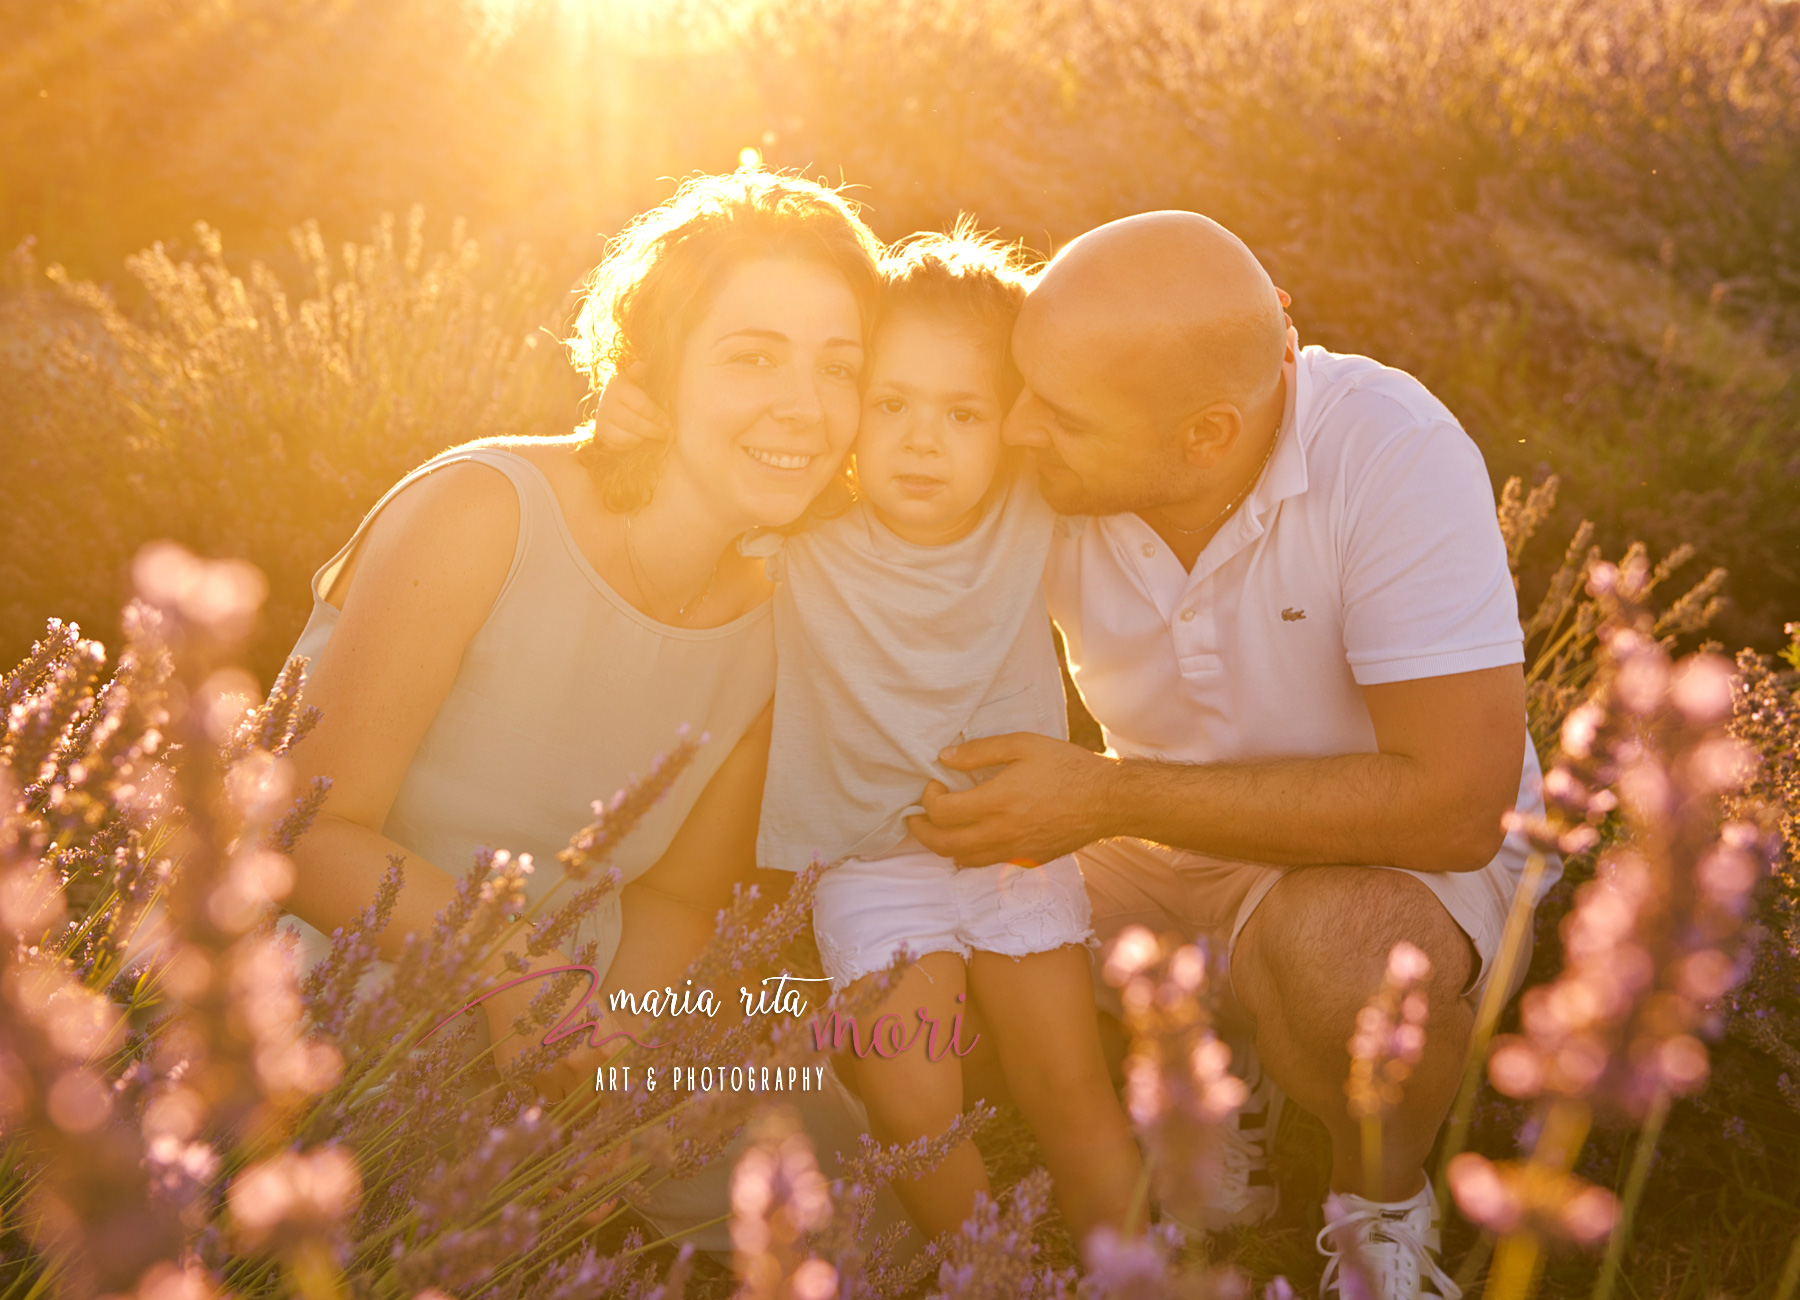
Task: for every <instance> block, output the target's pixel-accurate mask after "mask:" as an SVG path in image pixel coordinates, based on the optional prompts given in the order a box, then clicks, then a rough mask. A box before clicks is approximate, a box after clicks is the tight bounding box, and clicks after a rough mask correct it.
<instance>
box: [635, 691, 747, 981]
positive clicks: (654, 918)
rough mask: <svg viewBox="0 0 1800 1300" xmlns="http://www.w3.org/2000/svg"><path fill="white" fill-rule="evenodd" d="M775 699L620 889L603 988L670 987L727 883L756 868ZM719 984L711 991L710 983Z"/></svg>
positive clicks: (700, 940)
mask: <svg viewBox="0 0 1800 1300" xmlns="http://www.w3.org/2000/svg"><path fill="white" fill-rule="evenodd" d="M774 716H775V714H774V705H772V704H771V705H770V706H768V707H767V708H765V709H764V710H763V711H762V714H761V716H759V717H758V718H757V719H756V721H755V722H753V723H751V724H750V727H749V729H748V730H747V731H745V732H744V734H743V736H742V737H741V738H740V739H739V740H738V742H737V744H736V745H735V746H734V747H733V748H732V751H731V753H730V754H728V755H727V756H726V758H725V761H724V763H722V764H721V765H720V766H719V770H718V771H716V772H714V773H713V776H712V780H710V781H708V782H707V783H706V789H704V790H702V791H701V792H700V797H699V799H697V800H695V802H694V807H693V809H692V811H690V812H689V813H688V815H687V820H686V821H684V822H682V824H681V829H680V830H678V831H676V832H675V838H674V839H672V840H670V841H669V847H668V849H667V850H665V851H664V853H663V855H662V857H660V858H658V859H657V860H656V863H655V865H654V866H652V867H651V868H650V869H649V870H648V871H646V872H645V873H644V874H643V875H641V876H639V877H638V878H637V879H636V880H634V881H632V882H631V883H630V884H629V885H627V886H625V889H624V891H623V893H622V894H621V895H620V900H619V901H620V904H621V906H622V907H623V909H624V913H625V920H624V935H623V938H622V939H621V940H620V943H619V951H618V954H617V955H616V956H615V957H614V958H613V962H612V965H611V967H609V968H608V970H607V972H606V978H605V980H604V988H605V991H606V992H607V993H611V992H612V991H613V990H615V989H622V990H624V991H625V992H628V993H643V992H644V991H645V990H647V989H660V988H663V987H665V986H669V987H672V986H674V985H675V984H676V983H678V982H679V981H680V979H681V973H682V972H683V971H685V970H686V969H687V968H688V966H689V964H690V963H691V962H692V961H693V960H694V958H695V957H697V956H699V955H700V950H701V949H702V948H704V947H705V946H706V944H707V941H708V940H709V939H711V938H712V934H713V925H714V922H715V920H716V918H717V915H718V912H719V909H720V908H722V907H724V906H725V905H726V904H727V903H729V902H730V901H731V889H732V886H733V885H735V884H737V883H738V882H739V881H743V880H747V879H749V877H750V873H751V872H752V871H754V870H755V868H756V829H757V822H758V820H759V818H760V815H761V811H762V788H763V776H764V774H765V773H766V772H767V771H768V767H769V734H770V729H771V727H772V725H773V719H774ZM715 991H717V990H715Z"/></svg>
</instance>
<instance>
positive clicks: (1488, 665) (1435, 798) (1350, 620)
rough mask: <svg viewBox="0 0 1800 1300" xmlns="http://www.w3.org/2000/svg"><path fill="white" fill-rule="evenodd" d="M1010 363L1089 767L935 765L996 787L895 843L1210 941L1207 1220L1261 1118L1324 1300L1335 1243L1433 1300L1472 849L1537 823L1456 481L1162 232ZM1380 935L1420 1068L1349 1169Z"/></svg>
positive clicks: (1254, 277)
mask: <svg viewBox="0 0 1800 1300" xmlns="http://www.w3.org/2000/svg"><path fill="white" fill-rule="evenodd" d="M1013 355H1014V358H1015V359H1016V361H1017V362H1018V366H1019V369H1020V371H1021V372H1022V373H1023V375H1024V378H1025V384H1026V386H1025V390H1024V392H1023V393H1022V394H1021V395H1020V397H1019V399H1018V403H1017V405H1016V406H1015V407H1014V409H1013V410H1012V412H1011V414H1010V415H1009V417H1008V420H1007V424H1006V437H1007V439H1008V440H1009V441H1011V442H1014V443H1017V444H1022V445H1024V446H1028V447H1030V448H1032V449H1033V451H1034V452H1035V455H1036V459H1037V464H1038V468H1039V470H1040V481H1041V484H1042V488H1043V492H1044V494H1045V496H1046V497H1047V498H1048V499H1049V500H1050V502H1051V504H1052V505H1054V506H1055V507H1056V509H1057V510H1058V511H1059V512H1060V513H1062V514H1064V515H1066V516H1070V518H1068V519H1066V520H1065V521H1064V524H1063V527H1062V529H1061V535H1060V536H1059V538H1058V540H1057V543H1056V546H1055V548H1054V551H1053V555H1052V559H1051V563H1050V568H1049V571H1048V573H1047V575H1046V583H1047V587H1048V591H1049V595H1050V607H1051V612H1052V614H1053V616H1054V618H1055V620H1056V622H1057V624H1058V626H1059V627H1060V628H1061V630H1062V634H1063V637H1064V640H1065V642H1066V644H1067V648H1068V654H1069V664H1070V668H1071V670H1072V671H1073V674H1074V678H1075V682H1076V684H1077V686H1078V687H1079V688H1080V691H1081V696H1082V699H1083V701H1084V702H1085V703H1086V705H1087V707H1088V708H1089V710H1090V711H1091V712H1092V713H1093V715H1094V716H1095V718H1097V719H1098V720H1099V722H1100V724H1101V727H1102V728H1103V729H1104V732H1105V735H1106V741H1107V752H1106V753H1105V754H1095V753H1092V752H1090V751H1088V750H1085V749H1082V748H1080V747H1079V746H1076V745H1071V744H1068V743H1065V742H1062V741H1057V740H1053V739H1050V738H1047V737H1044V736H1036V735H1011V736H1000V737H995V738H992V739H985V740H975V741H970V742H968V743H965V744H963V745H961V746H959V747H957V748H956V749H954V750H952V751H947V752H946V755H945V759H944V761H945V762H946V763H948V764H949V765H950V766H952V767H956V768H959V769H968V770H973V769H977V768H983V767H989V766H996V767H1000V768H1002V770H1001V772H1000V773H999V775H997V776H995V777H994V778H993V779H991V780H989V781H987V782H985V783H983V784H981V785H979V786H976V787H975V788H973V789H971V790H968V791H966V792H960V793H946V792H944V790H943V789H942V787H937V786H934V787H933V788H932V789H931V790H930V791H928V793H927V795H926V798H925V800H924V806H925V808H926V810H927V816H926V817H924V818H915V819H914V821H913V824H912V825H913V831H914V833H915V834H916V835H917V836H918V838H919V839H920V840H921V841H922V842H923V843H924V844H925V845H926V846H927V847H928V848H930V849H933V850H935V851H937V852H939V853H942V854H945V855H946V856H950V857H953V858H955V859H956V860H957V861H958V862H959V863H961V864H963V865H965V866H980V865H985V864H989V863H995V862H1004V861H1010V860H1022V859H1029V860H1034V861H1040V862H1042V861H1048V860H1050V859H1053V858H1055V857H1057V856H1058V855H1060V854H1064V853H1068V852H1071V851H1074V850H1078V849H1079V850H1080V851H1081V852H1080V862H1081V865H1082V871H1083V874H1084V876H1085V877H1086V880H1087V884H1088V890H1089V895H1090V897H1091V899H1092V901H1093V906H1094V919H1095V926H1096V929H1097V930H1098V931H1099V932H1100V933H1101V934H1102V936H1103V937H1104V936H1107V935H1111V934H1116V933H1118V932H1119V931H1120V930H1122V929H1123V928H1124V927H1125V926H1127V925H1130V924H1133V923H1137V924H1143V925H1147V926H1149V927H1150V928H1152V929H1153V930H1158V931H1163V932H1168V931H1176V932H1178V933H1180V934H1182V935H1184V936H1189V937H1199V938H1202V939H1204V940H1206V941H1207V943H1208V945H1209V948H1210V951H1212V952H1213V954H1214V955H1215V956H1217V957H1221V958H1222V971H1221V973H1222V974H1223V975H1225V976H1226V978H1225V979H1224V980H1222V981H1221V982H1222V983H1223V984H1224V985H1225V993H1226V999H1227V1004H1226V1007H1225V1008H1224V1011H1223V1014H1224V1016H1225V1018H1226V1019H1227V1021H1228V1022H1234V1023H1236V1024H1237V1025H1239V1026H1241V1029H1240V1030H1239V1031H1238V1035H1237V1036H1238V1037H1240V1038H1241V1039H1243V1040H1245V1044H1244V1045H1245V1050H1244V1051H1243V1052H1241V1053H1240V1059H1239V1061H1238V1062H1237V1065H1236V1068H1238V1069H1240V1070H1241V1071H1242V1072H1243V1073H1244V1074H1245V1077H1246V1079H1247V1081H1248V1082H1250V1083H1251V1084H1252V1087H1253V1091H1252V1097H1251V1101H1250V1102H1249V1104H1248V1105H1247V1106H1246V1107H1245V1108H1244V1112H1243V1114H1242V1115H1241V1116H1240V1120H1239V1124H1240V1127H1239V1128H1238V1130H1237V1131H1235V1132H1234V1133H1232V1134H1230V1135H1228V1136H1229V1138H1230V1141H1231V1145H1232V1147H1233V1155H1232V1158H1230V1159H1229V1160H1228V1161H1227V1170H1228V1171H1227V1175H1226V1177H1225V1179H1224V1180H1223V1184H1222V1185H1221V1186H1220V1187H1219V1188H1218V1189H1217V1191H1216V1193H1215V1200H1216V1202H1217V1203H1216V1205H1215V1206H1214V1207H1213V1212H1212V1216H1211V1218H1210V1219H1209V1221H1208V1223H1207V1224H1206V1225H1205V1226H1208V1227H1213V1228H1217V1227H1223V1226H1226V1225H1229V1224H1234V1223H1251V1222H1256V1221H1258V1220H1260V1219H1262V1218H1264V1217H1266V1216H1267V1215H1268V1214H1269V1213H1271V1212H1272V1211H1273V1209H1274V1208H1275V1189H1274V1186H1273V1183H1272V1181H1271V1180H1270V1178H1269V1174H1268V1163H1267V1156H1268V1145H1269V1142H1270V1141H1271V1140H1272V1138H1273V1135H1274V1131H1275V1119H1276V1116H1277V1115H1278V1113H1279V1109H1280V1105H1281V1100H1282V1096H1283V1094H1285V1095H1287V1096H1291V1097H1293V1098H1294V1099H1296V1100H1297V1101H1299V1102H1300V1103H1301V1104H1302V1105H1304V1106H1305V1107H1306V1108H1307V1109H1308V1110H1310V1111H1312V1112H1313V1113H1314V1114H1316V1115H1318V1116H1319V1117H1320V1118H1321V1119H1322V1120H1324V1122H1325V1124H1326V1127H1327V1128H1328V1129H1329V1130H1330V1132H1331V1138H1332V1148H1333V1161H1332V1180H1331V1181H1332V1187H1333V1189H1334V1191H1335V1192H1336V1193H1337V1194H1338V1198H1337V1201H1336V1202H1335V1204H1336V1205H1337V1207H1338V1209H1337V1213H1336V1216H1335V1217H1332V1216H1330V1215H1328V1218H1330V1219H1331V1223H1330V1224H1329V1225H1328V1226H1329V1227H1330V1228H1331V1231H1330V1232H1328V1233H1327V1234H1326V1236H1325V1238H1324V1240H1327V1241H1329V1242H1331V1243H1332V1249H1330V1250H1328V1251H1326V1252H1325V1253H1326V1254H1327V1255H1328V1256H1330V1257H1331V1262H1329V1263H1328V1264H1327V1265H1326V1277H1325V1281H1324V1283H1322V1287H1321V1290H1322V1293H1325V1294H1330V1293H1334V1292H1335V1291H1336V1289H1337V1286H1338V1267H1337V1259H1338V1258H1339V1256H1340V1255H1341V1252H1342V1251H1343V1250H1344V1249H1345V1248H1346V1247H1347V1246H1348V1245H1349V1243H1350V1242H1351V1241H1352V1239H1354V1241H1355V1243H1356V1248H1357V1249H1358V1250H1359V1251H1360V1253H1361V1255H1362V1256H1363V1258H1364V1259H1365V1260H1366V1261H1367V1262H1368V1264H1369V1265H1370V1266H1371V1267H1373V1268H1374V1269H1375V1271H1376V1272H1377V1273H1378V1275H1379V1285H1380V1294H1382V1295H1383V1296H1391V1297H1402V1296H1404V1297H1416V1296H1421V1295H1426V1296H1442V1297H1446V1300H1448V1298H1450V1297H1454V1296H1456V1295H1457V1294H1458V1292H1457V1289H1456V1287H1455V1285H1454V1283H1453V1282H1452V1281H1451V1279H1450V1278H1449V1277H1448V1276H1446V1275H1445V1274H1444V1272H1443V1270H1442V1267H1441V1262H1440V1261H1439V1260H1438V1258H1437V1224H1436V1219H1435V1209H1434V1206H1433V1204H1432V1198H1431V1193H1430V1188H1429V1185H1428V1183H1427V1181H1426V1178H1425V1173H1424V1161H1425V1158H1426V1154H1427V1151H1428V1149H1429V1148H1430V1146H1431V1145H1432V1142H1433V1139H1434V1136H1435V1134H1436V1133H1437V1130H1438V1128H1439V1126H1440V1125H1441V1123H1442V1122H1443V1119H1444V1116H1445V1114H1446V1113H1447V1112H1448V1109H1449V1106H1450V1104H1451V1101H1452V1099H1453V1097H1454V1095H1455V1092H1456V1089H1457V1086H1458V1083H1459V1081H1460V1078H1461V1075H1462V1071H1463V1066H1464V1063H1465V1059H1466V1054H1467V1051H1468V1042H1469V1034H1470V1029H1471V1026H1472V1023H1473V1018H1474V1010H1473V1008H1474V999H1476V998H1478V997H1479V995H1480V993H1481V991H1482V989H1483V987H1484V984H1485V981H1487V980H1488V979H1489V978H1490V976H1491V975H1492V973H1493V966H1494V962H1495V959H1496V957H1497V955H1498V949H1499V944H1500V936H1501V932H1502V930H1503V928H1504V925H1505V919H1506V915H1507V910H1508V907H1509V905H1510V902H1511V899H1512V895H1513V892H1514V890H1515V888H1516V886H1517V884H1518V881H1519V878H1520V874H1521V871H1522V869H1523V865H1524V861H1525V856H1526V847H1525V845H1524V843H1523V842H1522V840H1520V839H1517V838H1510V837H1508V838H1503V834H1502V827H1501V819H1502V816H1503V814H1504V813H1505V812H1506V811H1507V810H1508V809H1510V808H1512V807H1514V806H1515V805H1517V806H1519V807H1521V808H1527V809H1538V808H1541V806H1542V805H1541V803H1540V802H1539V799H1538V794H1537V787H1538V767H1537V757H1536V754H1535V753H1534V752H1533V750H1532V748H1531V746H1530V744H1529V743H1527V737H1526V725H1525V724H1526V716H1525V682H1524V674H1523V668H1522V664H1523V660H1524V653H1523V646H1522V638H1521V632H1520V627H1519V619H1518V610H1517V605H1516V601H1515V596H1514V591H1513V585H1512V581H1511V577H1510V574H1509V573H1508V569H1507V560H1506V552H1505V547H1504V545H1503V543H1502V541H1501V537H1500V532H1499V527H1498V524H1497V523H1496V520H1495V511H1494V498H1493V490H1492V486H1491V484H1490V483H1489V480H1488V476H1487V471H1486V468H1485V466H1484V464H1483V462H1482V458H1481V454H1480V452H1479V451H1477V449H1476V448H1475V445H1474V444H1473V443H1472V442H1471V441H1470V440H1469V438H1468V436H1467V435H1466V434H1465V433H1464V432H1463V430H1462V429H1461V427H1460V426H1459V425H1458V424H1457V422H1456V420H1455V418H1454V417H1452V416H1451V414H1450V412H1449V411H1448V410H1446V409H1445V408H1444V406H1443V405H1442V404H1441V403H1439V402H1438V401H1437V400H1436V399H1435V398H1433V397H1432V396H1431V394H1430V393H1428V392H1427V391H1426V390H1425V388H1424V387H1423V386H1422V385H1420V384H1419V383H1418V381H1416V380H1415V379H1413V378H1412V377H1411V376H1409V375H1406V374H1404V373H1402V372H1400V371H1397V370H1390V369H1388V368H1386V367H1383V366H1381V365H1379V364H1377V363H1376V362H1374V361H1371V360H1368V359H1367V358H1364V357H1356V356H1340V355H1335V354H1333V353H1330V352H1327V351H1325V350H1323V349H1321V348H1317V347H1308V348H1306V349H1304V350H1302V351H1298V352H1295V351H1294V350H1292V349H1291V348H1290V347H1289V340H1288V335H1287V330H1286V326H1285V323H1284V319H1283V312H1282V302H1281V299H1280V297H1279V296H1278V292H1277V290H1276V288H1275V286H1274V285H1273V284H1272V283H1271V282H1270V279H1269V276H1268V274H1267V272H1265V271H1264V269H1263V268H1262V266H1261V265H1260V264H1259V263H1258V262H1257V260H1256V258H1255V257H1254V256H1253V255H1252V254H1251V252H1250V250H1249V249H1248V248H1246V247H1245V246H1244V245H1243V244H1242V243H1241V242H1240V241H1239V240H1238V239H1236V238H1235V237H1234V236H1233V235H1232V234H1231V233H1230V232H1229V231H1227V230H1225V229H1224V228H1223V227H1221V226H1219V225H1218V224H1216V223H1215V222H1212V221H1209V220H1207V219H1206V218H1205V217H1202V216H1198V215H1196V214H1193V213H1188V212H1157V213H1149V214H1146V215H1143V216H1137V217H1131V218H1128V219H1126V220H1123V221H1116V222H1113V223H1112V224H1110V225H1107V226H1102V227H1101V228H1100V229H1098V230H1095V231H1093V232H1091V233H1090V234H1087V235H1085V236H1083V237H1081V238H1080V239H1077V240H1076V241H1074V242H1073V243H1072V244H1070V245H1068V246H1067V247H1066V248H1065V249H1064V250H1063V251H1062V252H1061V253H1060V254H1059V255H1058V256H1057V257H1056V258H1055V260H1054V261H1053V262H1052V263H1051V264H1050V266H1049V267H1048V269H1047V270H1046V271H1045V273H1044V275H1043V277H1042V279H1041V280H1040V281H1039V282H1038V284H1037V286H1036V287H1035V288H1034V289H1033V291H1032V293H1031V296H1030V298H1029V299H1028V301H1027V304H1026V306H1025V309H1024V312H1023V314H1022V315H1021V317H1020V319H1019V322H1018V325H1017V328H1016V330H1015V332H1014V337H1013ZM1559 870H1560V867H1559V866H1558V865H1556V864H1552V872H1551V875H1552V877H1553V876H1554V874H1555V873H1556V872H1557V871H1559ZM1403 941H1404V942H1407V943H1410V944H1412V945H1414V946H1415V947H1417V948H1419V949H1421V950H1423V952H1424V953H1425V955H1426V956H1427V957H1428V958H1429V959H1430V964H1431V970H1430V975H1429V977H1428V979H1427V991H1428V997H1429V1019H1428V1021H1427V1023H1426V1045H1425V1050H1424V1056H1423V1059H1422V1060H1421V1061H1420V1062H1419V1063H1418V1065H1417V1066H1416V1067H1415V1069H1414V1071H1413V1074H1412V1076H1411V1078H1410V1079H1408V1081H1407V1083H1406V1087H1405V1092H1404V1096H1403V1098H1402V1100H1401V1101H1400V1102H1399V1103H1398V1105H1397V1106H1396V1107H1394V1109H1393V1110H1392V1111H1391V1112H1390V1113H1389V1114H1388V1115H1387V1116H1386V1118H1385V1120H1384V1123H1383V1126H1382V1139H1383V1145H1382V1151H1381V1158H1380V1160H1379V1162H1376V1164H1377V1166H1378V1167H1375V1168H1371V1169H1369V1170H1367V1171H1365V1162H1364V1158H1363V1153H1362V1150H1361V1133H1360V1128H1359V1125H1358V1122H1357V1120H1356V1119H1355V1118H1353V1117H1352V1116H1351V1115H1350V1114H1349V1113H1348V1111H1347V1108H1346V1097H1345V1091H1344V1083H1345V1079H1346V1077H1347V1075H1348V1073H1349V1069H1350V1062H1349V1059H1348V1055H1347V1051H1346V1044H1347V1043H1348V1041H1349V1039H1350V1037H1351V1034H1352V1032H1353V1030H1354V1027H1355V1022H1356V1017H1357V1012H1358V1011H1359V1010H1360V1009H1361V1008H1362V1007H1363V1006H1364V1004H1365V1003H1366V1002H1367V1001H1368V1000H1369V998H1370V996H1371V995H1372V994H1373V993H1374V992H1375V991H1376V990H1377V988H1379V987H1380V985H1381V983H1382V978H1383V973H1384V971H1385V970H1386V969H1387V966H1388V961H1389V954H1390V953H1391V952H1392V951H1393V950H1394V948H1395V946H1396V945H1397V944H1400V943H1401V942H1403ZM1518 970H1519V971H1521V972H1522V970H1523V963H1522V962H1521V963H1519V965H1518ZM1514 978H1515V981H1516V978H1517V977H1516V976H1515V977H1514ZM1228 1027H1229V1026H1228ZM1252 1042H1253V1047H1251V1043H1252ZM1321 1249H1324V1248H1323V1247H1322V1248H1321Z"/></svg>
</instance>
